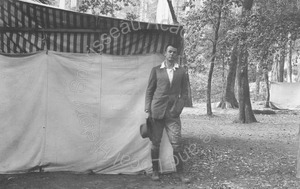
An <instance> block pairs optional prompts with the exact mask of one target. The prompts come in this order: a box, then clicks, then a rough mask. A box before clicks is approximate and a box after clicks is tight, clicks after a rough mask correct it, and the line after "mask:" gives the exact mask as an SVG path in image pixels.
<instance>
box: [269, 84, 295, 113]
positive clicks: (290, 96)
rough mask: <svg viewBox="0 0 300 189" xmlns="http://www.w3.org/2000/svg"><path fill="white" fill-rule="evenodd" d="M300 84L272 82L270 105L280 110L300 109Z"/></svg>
mask: <svg viewBox="0 0 300 189" xmlns="http://www.w3.org/2000/svg"><path fill="white" fill-rule="evenodd" d="M299 96H300V83H299V82H298V83H282V82H271V87H270V103H271V105H273V106H275V107H276V108H279V109H300V98H299Z"/></svg>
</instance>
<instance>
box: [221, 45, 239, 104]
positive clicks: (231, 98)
mask: <svg viewBox="0 0 300 189" xmlns="http://www.w3.org/2000/svg"><path fill="white" fill-rule="evenodd" d="M237 62H238V51H237V45H234V47H233V49H232V52H231V62H230V65H229V71H228V75H227V80H226V88H225V93H224V95H223V97H222V99H221V102H220V103H219V105H218V107H219V108H222V109H225V108H238V107H239V104H238V102H237V100H236V98H235V93H234V86H235V79H236V68H237Z"/></svg>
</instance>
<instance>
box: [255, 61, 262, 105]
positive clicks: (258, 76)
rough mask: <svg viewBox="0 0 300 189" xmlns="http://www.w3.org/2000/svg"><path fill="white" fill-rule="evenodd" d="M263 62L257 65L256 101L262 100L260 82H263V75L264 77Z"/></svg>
mask: <svg viewBox="0 0 300 189" xmlns="http://www.w3.org/2000/svg"><path fill="white" fill-rule="evenodd" d="M261 67H262V62H259V63H258V64H257V65H256V72H255V85H256V86H255V99H256V100H259V99H260V98H259V97H260V95H259V94H260V81H261V75H262V69H261Z"/></svg>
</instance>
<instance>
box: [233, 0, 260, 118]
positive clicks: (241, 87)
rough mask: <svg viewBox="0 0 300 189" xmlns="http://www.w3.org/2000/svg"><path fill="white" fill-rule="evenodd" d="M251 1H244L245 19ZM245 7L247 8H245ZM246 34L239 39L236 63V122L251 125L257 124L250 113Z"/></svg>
mask: <svg viewBox="0 0 300 189" xmlns="http://www.w3.org/2000/svg"><path fill="white" fill-rule="evenodd" d="M249 4H251V5H252V4H253V0H244V4H243V11H242V17H246V16H247V14H248V13H249V11H250V10H251V6H250V8H249ZM245 5H246V6H247V7H245ZM243 27H244V28H243V31H247V22H246V21H245V22H244V24H243ZM246 39H247V34H246V32H243V33H242V36H241V39H240V48H239V49H240V51H239V52H240V53H239V61H238V72H237V73H238V74H237V76H238V96H239V117H238V122H240V123H252V122H257V121H256V118H255V116H254V114H253V111H252V106H251V101H250V92H249V81H248V49H247V44H246Z"/></svg>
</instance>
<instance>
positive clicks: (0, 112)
mask: <svg viewBox="0 0 300 189" xmlns="http://www.w3.org/2000/svg"><path fill="white" fill-rule="evenodd" d="M162 60H163V57H162V56H161V55H158V54H151V55H139V56H112V55H99V54H79V53H77V54H71V53H57V52H52V51H49V52H48V54H46V53H45V52H40V53H36V54H33V55H31V56H24V57H20V56H18V57H12V56H9V57H8V56H3V55H0V70H1V72H0V73H1V74H0V75H1V78H2V79H1V80H0V89H1V93H0V104H1V106H0V122H1V124H0V130H1V132H0V173H16V172H26V171H28V170H31V169H33V168H35V167H44V170H45V171H76V172H90V171H93V172H95V173H107V174H108V173H110V174H118V173H130V174H133V173H138V172H140V171H145V170H148V169H150V168H151V159H150V141H149V140H148V139H142V138H141V136H140V134H139V126H140V124H142V123H143V122H144V121H145V115H144V113H143V109H144V96H145V94H144V93H145V90H146V85H147V80H148V77H145V76H146V75H149V73H150V70H151V68H152V67H153V66H155V65H157V64H159V63H160V62H161V61H162ZM164 138H165V139H164V140H163V141H164V142H163V144H162V156H163V157H168V158H165V159H162V162H161V163H162V166H163V169H164V170H163V171H165V172H166V171H167V172H169V171H172V170H174V168H173V167H174V166H173V162H172V161H170V160H172V148H171V145H170V143H169V141H168V140H167V139H166V136H165V137H164Z"/></svg>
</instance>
